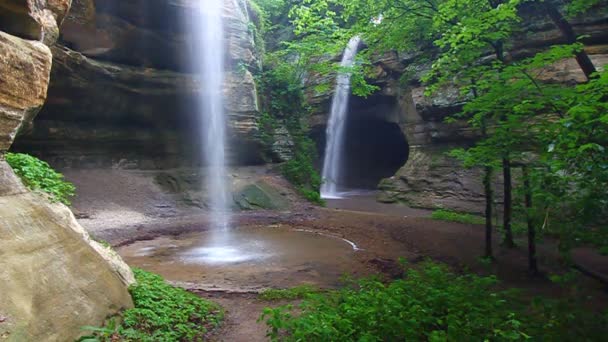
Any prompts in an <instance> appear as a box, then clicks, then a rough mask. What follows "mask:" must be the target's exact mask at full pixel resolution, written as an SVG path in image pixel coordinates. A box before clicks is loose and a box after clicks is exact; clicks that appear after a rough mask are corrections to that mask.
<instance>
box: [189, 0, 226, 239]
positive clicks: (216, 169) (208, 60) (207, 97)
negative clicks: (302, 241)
mask: <svg viewBox="0 0 608 342" xmlns="http://www.w3.org/2000/svg"><path fill="white" fill-rule="evenodd" d="M198 6H199V7H198V10H199V11H200V12H199V13H201V16H202V17H200V18H195V20H194V21H193V23H192V30H193V31H192V33H193V35H194V37H196V42H195V44H194V46H195V47H194V56H193V57H194V61H195V63H200V68H199V69H198V70H199V76H200V83H201V85H202V86H203V88H204V91H203V96H200V97H199V108H200V109H199V110H200V115H201V116H202V121H201V122H202V127H201V136H202V137H203V141H202V142H201V143H202V145H203V154H204V156H205V162H206V165H207V167H208V174H207V177H206V181H207V182H206V183H207V195H208V200H209V210H210V220H211V224H212V227H211V228H212V229H213V230H215V231H219V232H221V233H220V234H218V236H221V235H224V234H225V231H226V230H227V228H228V223H229V213H228V208H229V205H228V186H227V184H226V183H227V179H226V174H227V173H226V165H225V163H226V119H225V115H224V99H223V95H222V88H223V83H224V28H223V22H222V21H223V20H222V11H223V9H224V2H223V0H199V1H198Z"/></svg>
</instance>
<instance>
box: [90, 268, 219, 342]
mask: <svg viewBox="0 0 608 342" xmlns="http://www.w3.org/2000/svg"><path fill="white" fill-rule="evenodd" d="M133 273H134V274H135V279H136V280H137V284H135V285H132V286H131V288H129V292H130V293H131V297H132V298H133V304H135V307H134V308H132V309H128V310H126V311H125V312H124V313H123V314H122V324H121V325H117V324H116V323H115V322H116V321H115V320H114V319H111V320H110V323H109V324H108V326H106V327H103V328H91V327H85V328H83V329H86V330H90V331H93V332H95V336H89V337H87V338H95V340H97V341H100V342H110V341H118V340H120V341H133V342H135V341H137V342H156V341H166V342H180V341H204V340H205V335H206V333H207V332H208V331H209V330H210V329H213V328H215V327H217V326H218V325H219V324H220V322H221V320H222V319H223V312H222V310H221V308H220V307H219V306H218V305H217V304H215V303H212V302H209V301H206V300H204V299H202V298H200V297H198V296H196V295H194V294H192V293H190V292H188V291H186V290H184V289H181V288H178V287H173V286H171V285H169V284H167V283H166V282H165V281H164V279H163V278H162V277H160V276H159V275H156V274H153V273H148V272H146V271H143V270H140V269H133Z"/></svg>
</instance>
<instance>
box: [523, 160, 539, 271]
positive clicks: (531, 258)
mask: <svg viewBox="0 0 608 342" xmlns="http://www.w3.org/2000/svg"><path fill="white" fill-rule="evenodd" d="M522 173H523V177H524V192H525V205H526V223H527V224H528V270H529V271H530V273H532V274H538V263H537V261H536V228H535V227H534V220H533V218H532V215H531V213H530V211H531V210H532V190H531V189H530V176H529V174H528V168H527V167H526V166H524V167H522Z"/></svg>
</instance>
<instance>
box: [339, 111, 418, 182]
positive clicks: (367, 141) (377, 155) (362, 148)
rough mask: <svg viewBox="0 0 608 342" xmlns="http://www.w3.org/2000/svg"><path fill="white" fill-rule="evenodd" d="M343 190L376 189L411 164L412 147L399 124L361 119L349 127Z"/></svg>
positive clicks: (347, 124)
mask: <svg viewBox="0 0 608 342" xmlns="http://www.w3.org/2000/svg"><path fill="white" fill-rule="evenodd" d="M343 153H344V156H343V163H344V164H343V165H344V169H343V170H344V177H343V184H342V186H343V187H345V188H350V189H376V188H377V186H378V183H379V182H380V180H382V179H383V178H386V177H390V176H393V175H394V174H395V173H396V172H397V170H399V168H400V167H402V166H403V165H404V164H405V162H406V161H407V158H408V155H409V145H408V143H407V139H406V138H405V136H404V134H403V132H402V131H401V128H400V127H399V125H397V124H396V123H391V122H386V121H383V120H380V119H377V118H357V119H353V120H349V121H348V122H347V123H346V141H345V145H344V151H343Z"/></svg>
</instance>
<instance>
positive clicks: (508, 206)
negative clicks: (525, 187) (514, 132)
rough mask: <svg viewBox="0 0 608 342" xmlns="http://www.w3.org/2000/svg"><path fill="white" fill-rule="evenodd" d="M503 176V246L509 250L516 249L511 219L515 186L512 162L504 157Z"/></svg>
mask: <svg viewBox="0 0 608 342" xmlns="http://www.w3.org/2000/svg"><path fill="white" fill-rule="evenodd" d="M502 174H503V178H504V208H503V220H502V224H503V227H504V230H505V238H504V241H503V245H504V246H505V247H507V248H513V247H515V242H514V241H513V230H512V229H511V217H512V213H513V203H512V202H513V195H512V189H513V185H512V181H511V160H510V159H509V157H504V158H503V159H502Z"/></svg>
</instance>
